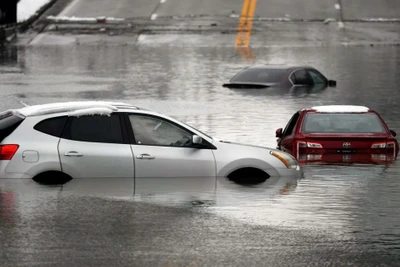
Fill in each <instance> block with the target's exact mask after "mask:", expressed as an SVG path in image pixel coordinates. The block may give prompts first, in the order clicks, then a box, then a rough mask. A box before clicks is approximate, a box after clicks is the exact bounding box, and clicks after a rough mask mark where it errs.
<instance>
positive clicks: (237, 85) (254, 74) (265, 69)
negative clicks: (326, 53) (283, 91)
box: [223, 65, 336, 89]
mask: <svg viewBox="0 0 400 267" xmlns="http://www.w3.org/2000/svg"><path fill="white" fill-rule="evenodd" d="M296 86H310V87H312V86H322V87H333V86H336V81H334V80H329V79H328V78H327V77H325V76H324V75H323V74H322V73H321V72H320V71H318V70H317V69H315V68H313V67H311V66H287V65H253V66H250V67H247V68H245V69H243V70H241V71H239V72H238V73H237V74H236V75H235V76H233V77H232V78H231V79H230V80H229V82H228V83H225V84H223V87H227V88H232V89H246V88H249V89H258V88H259V89H262V88H268V87H284V88H292V87H296Z"/></svg>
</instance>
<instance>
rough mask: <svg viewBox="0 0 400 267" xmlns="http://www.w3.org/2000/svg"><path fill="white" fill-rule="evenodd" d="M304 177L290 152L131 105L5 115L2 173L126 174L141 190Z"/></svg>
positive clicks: (49, 107) (47, 176)
mask: <svg viewBox="0 0 400 267" xmlns="http://www.w3.org/2000/svg"><path fill="white" fill-rule="evenodd" d="M301 174H302V171H301V168H300V167H299V165H298V164H297V161H296V160H295V159H294V157H293V156H291V155H290V154H288V153H285V152H282V151H279V150H276V149H271V148H267V147H259V146H250V145H242V144H237V143H231V142H227V141H222V140H218V139H215V138H213V137H211V136H209V135H207V134H204V133H202V132H201V131H199V130H197V129H195V128H193V127H191V126H189V125H187V124H185V123H182V122H180V121H178V120H175V119H173V118H171V117H168V116H166V115H163V114H159V113H157V112H154V111H150V110H146V109H142V108H138V107H136V106H132V105H129V104H125V103H112V102H100V101H86V102H85V101H83V102H80V101H77V102H66V103H51V104H43V105H35V106H28V107H24V108H20V109H13V110H8V111H5V112H3V113H1V114H0V178H7V179H18V178H19V179H21V178H22V179H24V178H25V179H33V180H34V181H38V182H41V183H43V182H46V183H59V181H60V180H61V183H65V182H68V181H70V180H71V179H80V178H108V179H111V180H113V179H116V178H126V179H130V180H132V181H133V180H134V181H135V182H134V184H135V187H143V185H144V184H149V185H152V186H153V187H160V185H161V184H165V185H166V186H168V185H169V186H171V185H176V184H180V185H182V184H189V185H190V186H191V187H194V188H200V187H202V186H205V185H209V187H210V188H214V186H215V184H216V178H217V177H226V178H228V179H229V180H231V181H234V182H238V183H249V180H250V179H251V180H253V181H261V182H262V181H265V180H267V179H268V178H270V177H275V176H277V177H282V176H293V177H296V176H299V177H300V176H301ZM177 181H179V182H177Z"/></svg>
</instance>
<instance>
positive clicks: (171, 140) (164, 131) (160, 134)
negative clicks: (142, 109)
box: [129, 115, 192, 147]
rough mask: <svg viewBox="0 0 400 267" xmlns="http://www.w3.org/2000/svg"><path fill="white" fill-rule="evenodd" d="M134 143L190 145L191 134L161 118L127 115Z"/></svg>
mask: <svg viewBox="0 0 400 267" xmlns="http://www.w3.org/2000/svg"><path fill="white" fill-rule="evenodd" d="M129 120H130V122H131V125H132V129H133V134H134V136H135V140H136V144H138V145H157V146H180V147H184V146H191V144H192V142H191V140H192V134H191V133H190V132H187V131H185V130H184V129H182V128H180V127H178V126H176V125H174V124H172V123H170V122H168V121H166V120H163V119H161V118H156V117H152V116H144V115H129Z"/></svg>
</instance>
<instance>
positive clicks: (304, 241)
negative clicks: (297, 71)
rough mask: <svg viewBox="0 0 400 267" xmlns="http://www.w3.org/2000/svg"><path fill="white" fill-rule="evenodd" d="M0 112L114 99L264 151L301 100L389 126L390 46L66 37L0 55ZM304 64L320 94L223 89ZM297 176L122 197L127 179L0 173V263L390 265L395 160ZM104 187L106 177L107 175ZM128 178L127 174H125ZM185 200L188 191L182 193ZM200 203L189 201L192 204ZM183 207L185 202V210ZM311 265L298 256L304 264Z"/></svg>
mask: <svg viewBox="0 0 400 267" xmlns="http://www.w3.org/2000/svg"><path fill="white" fill-rule="evenodd" d="M0 62H1V65H0V73H1V77H0V80H1V83H0V94H1V101H0V107H1V110H5V109H9V108H19V107H21V106H22V104H21V101H22V102H23V103H26V104H28V105H33V104H40V103H47V102H54V101H56V102H60V101H69V100H82V99H98V100H113V101H114V100H116V101H123V102H128V103H131V104H135V105H137V106H140V107H144V108H149V109H153V110H156V111H159V112H161V113H166V114H169V115H171V116H173V117H175V118H177V119H180V120H182V121H184V122H187V123H189V124H191V125H193V126H195V127H197V128H199V129H200V130H202V131H204V132H206V133H209V134H210V135H212V136H215V137H218V138H221V139H224V140H230V141H235V142H241V143H248V144H255V145H263V146H269V147H275V146H276V143H275V130H276V128H279V127H284V126H285V125H286V122H287V121H288V120H289V119H290V117H291V116H292V114H293V113H295V112H296V111H297V110H299V109H302V108H305V107H311V106H315V105H326V104H354V105H365V106H368V107H370V108H373V109H375V110H377V111H378V112H380V113H381V114H382V116H383V118H384V119H385V120H386V121H387V123H388V125H389V127H391V129H393V130H395V131H397V132H400V121H399V119H398V116H399V113H400V109H399V105H398V104H399V102H400V96H399V94H398V90H399V85H400V76H399V75H398V73H399V72H400V47H399V46H385V45H376V46H343V45H337V46H329V47H328V46H307V47H264V48H254V49H252V50H251V51H250V50H249V51H247V52H246V53H242V52H240V51H236V50H235V48H233V47H213V46H209V47H205V46H201V47H199V46H197V47H196V46H195V45H193V46H185V45H183V46H178V47H175V46H164V45H159V46H157V45H155V44H153V45H151V46H149V45H146V44H140V43H139V44H138V45H137V46H130V45H96V46H92V45H72V46H27V47H10V48H8V49H5V50H3V51H2V53H1V60H0ZM256 63H257V64H264V63H272V64H306V65H312V66H314V67H316V68H318V69H319V70H321V72H322V73H324V74H325V75H326V76H327V77H329V78H331V79H335V80H337V87H336V88H327V89H325V90H322V91H318V90H316V91H311V92H310V91H300V92H299V91H296V89H293V90H282V89H281V90H277V89H258V90H246V89H228V88H223V87H222V86H221V85H222V83H224V82H226V81H227V80H228V79H229V78H230V77H231V76H232V75H234V74H235V73H236V72H237V71H239V70H240V69H242V68H243V67H245V66H248V65H250V64H256ZM304 172H305V174H304V178H303V179H301V180H298V181H297V180H295V179H288V180H285V179H283V178H282V179H281V180H280V179H275V180H274V179H273V180H267V182H265V183H264V184H262V185H258V186H252V187H245V186H240V185H235V184H230V183H229V182H228V181H224V180H219V181H218V184H217V191H216V193H215V194H211V195H208V196H207V197H204V196H202V197H199V198H196V197H195V196H189V197H188V196H183V194H182V195H180V194H164V195H163V194H151V193H149V194H146V195H135V196H133V192H132V191H133V190H131V189H132V188H133V187H131V188H130V187H129V186H128V187H124V186H123V185H122V184H124V183H125V184H126V182H127V181H123V182H121V184H119V181H113V182H111V183H110V182H105V181H90V182H89V183H86V184H85V185H81V184H79V183H77V182H76V181H71V182H70V183H67V184H66V185H65V186H63V187H61V186H54V187H52V186H43V185H37V184H35V183H34V182H32V181H23V182H21V181H18V182H17V181H1V184H0V218H1V223H0V237H1V240H2V242H1V245H0V256H1V258H2V259H3V260H4V259H5V261H3V262H2V263H1V264H0V265H1V266H26V265H28V266H54V265H57V266H95V265H96V266H111V265H112V266H126V265H130V266H226V265H231V266H243V265H246V266H282V265H285V266H350V265H351V266H396V265H397V264H398V263H399V260H400V245H399V244H400V212H399V208H398V207H399V206H400V195H399V193H398V192H399V191H400V180H399V179H398V177H399V175H400V165H399V162H398V161H396V162H394V163H393V164H391V165H390V166H384V165H358V166H357V165H355V166H333V165H332V166H329V165H309V166H306V167H305V168H304ZM114 182H115V183H114ZM127 183H128V185H129V183H132V181H128V182H127ZM189 195H190V194H189ZM196 201H201V202H198V203H197V202H196ZM196 203H197V204H196ZM311 263H312V264H311Z"/></svg>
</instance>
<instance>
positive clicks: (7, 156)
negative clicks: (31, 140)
mask: <svg viewBox="0 0 400 267" xmlns="http://www.w3.org/2000/svg"><path fill="white" fill-rule="evenodd" d="M18 148H19V145H0V160H11V159H12V157H13V156H14V154H15V152H17V150H18Z"/></svg>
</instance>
